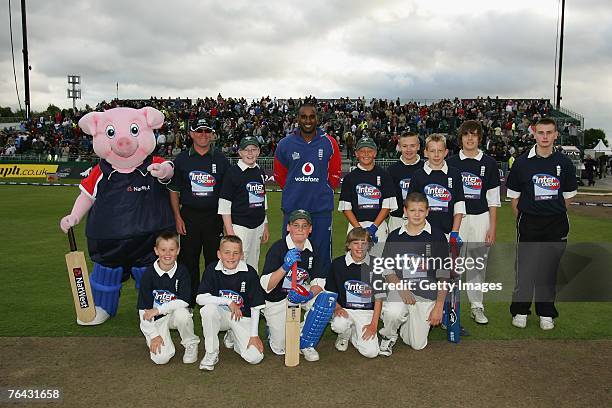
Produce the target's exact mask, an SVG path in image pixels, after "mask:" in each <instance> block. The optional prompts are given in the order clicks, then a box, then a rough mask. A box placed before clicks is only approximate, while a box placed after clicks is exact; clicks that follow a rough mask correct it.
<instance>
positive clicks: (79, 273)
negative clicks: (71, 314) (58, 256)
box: [66, 228, 96, 323]
mask: <svg viewBox="0 0 612 408" xmlns="http://www.w3.org/2000/svg"><path fill="white" fill-rule="evenodd" d="M68 242H69V243H70V252H68V253H67V254H66V266H67V267H68V280H69V281H70V287H71V288H72V298H73V300H74V308H75V309H76V315H77V319H79V320H80V321H82V322H84V323H88V322H91V321H92V320H93V319H94V318H95V317H96V307H95V304H94V299H93V295H92V293H91V286H90V284H89V272H88V271H87V262H85V255H84V254H83V252H82V251H77V247H76V240H75V239H74V231H73V230H72V228H70V229H69V230H68Z"/></svg>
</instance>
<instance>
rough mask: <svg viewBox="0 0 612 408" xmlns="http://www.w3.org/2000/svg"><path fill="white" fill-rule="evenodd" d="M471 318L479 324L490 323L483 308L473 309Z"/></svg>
mask: <svg viewBox="0 0 612 408" xmlns="http://www.w3.org/2000/svg"><path fill="white" fill-rule="evenodd" d="M470 316H472V319H474V321H475V322H476V323H478V324H487V323H489V319H487V316H485V314H484V310H483V309H482V307H474V308H472V310H471V313H470Z"/></svg>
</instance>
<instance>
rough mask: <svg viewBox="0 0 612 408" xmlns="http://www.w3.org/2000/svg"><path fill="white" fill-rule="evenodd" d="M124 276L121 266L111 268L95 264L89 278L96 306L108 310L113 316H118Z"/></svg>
mask: <svg viewBox="0 0 612 408" xmlns="http://www.w3.org/2000/svg"><path fill="white" fill-rule="evenodd" d="M122 274H123V268H122V267H120V266H118V267H116V268H109V267H107V266H104V265H100V264H97V263H94V270H93V273H92V274H91V275H90V277H89V282H90V283H91V290H92V292H93V296H94V301H95V302H96V306H99V307H101V308H102V309H104V310H106V312H107V313H108V314H109V315H111V316H115V315H116V314H117V306H118V305H119V294H120V293H121V276H122Z"/></svg>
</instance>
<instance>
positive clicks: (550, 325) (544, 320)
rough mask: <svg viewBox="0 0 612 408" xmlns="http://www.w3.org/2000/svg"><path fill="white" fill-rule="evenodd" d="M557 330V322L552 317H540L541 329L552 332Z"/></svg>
mask: <svg viewBox="0 0 612 408" xmlns="http://www.w3.org/2000/svg"><path fill="white" fill-rule="evenodd" d="M554 328H555V321H554V320H553V318H552V317H544V316H540V329H542V330H552V329H554Z"/></svg>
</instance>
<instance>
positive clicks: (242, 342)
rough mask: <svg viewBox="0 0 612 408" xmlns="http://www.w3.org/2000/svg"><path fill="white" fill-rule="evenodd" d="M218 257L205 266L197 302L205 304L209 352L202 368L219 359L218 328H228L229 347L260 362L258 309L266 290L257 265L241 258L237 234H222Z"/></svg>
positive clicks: (204, 327)
mask: <svg viewBox="0 0 612 408" xmlns="http://www.w3.org/2000/svg"><path fill="white" fill-rule="evenodd" d="M217 256H218V257H219V261H218V262H217V263H216V264H211V265H209V266H208V267H207V268H206V271H205V272H204V277H203V278H202V282H201V283H200V287H199V289H198V296H197V297H196V302H197V303H198V304H199V305H201V306H202V308H201V309H200V315H201V316H202V331H203V333H204V347H205V349H206V354H205V355H204V358H203V359H202V361H201V362H200V370H207V371H212V370H214V368H215V364H217V362H218V361H219V332H220V331H226V332H228V333H230V334H228V333H226V337H225V339H224V343H225V346H226V347H227V348H233V349H234V351H235V352H236V353H238V354H240V356H241V357H242V358H243V359H244V360H245V361H247V362H248V363H251V364H257V363H259V362H260V361H261V360H262V359H263V357H264V355H263V343H262V342H261V339H260V338H259V313H260V310H261V309H262V308H263V306H264V298H263V291H262V290H261V287H260V286H259V277H258V276H257V272H256V271H255V269H254V268H253V267H252V266H250V265H247V264H246V263H245V262H244V261H243V260H242V241H241V240H240V238H238V237H237V236H235V235H226V236H225V237H223V238H221V243H220V246H219V250H218V251H217Z"/></svg>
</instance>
